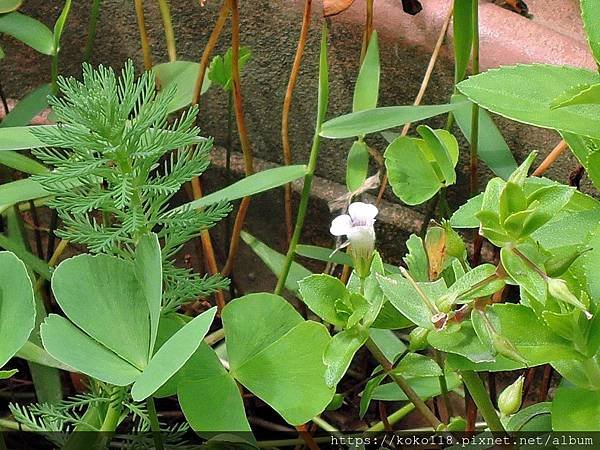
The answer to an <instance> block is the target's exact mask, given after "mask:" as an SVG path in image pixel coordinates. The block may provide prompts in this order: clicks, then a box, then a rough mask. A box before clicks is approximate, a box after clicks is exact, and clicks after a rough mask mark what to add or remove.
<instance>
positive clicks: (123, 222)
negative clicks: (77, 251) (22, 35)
mask: <svg viewBox="0 0 600 450" xmlns="http://www.w3.org/2000/svg"><path fill="white" fill-rule="evenodd" d="M59 86H60V88H61V91H62V96H60V97H53V98H51V99H50V105H51V106H52V108H53V110H54V113H55V114H56V117H57V121H58V126H57V127H49V128H41V129H40V130H37V131H36V134H37V137H38V138H39V139H40V140H42V141H43V142H45V143H46V144H48V145H50V147H49V148H43V149H38V150H36V151H35V155H36V156H37V157H38V158H39V159H40V160H42V161H43V162H44V163H46V164H48V165H50V166H52V167H53V170H52V171H51V172H48V173H46V174H43V175H40V176H37V177H36V180H37V181H39V182H40V183H41V184H42V185H43V186H44V188H45V189H46V190H48V191H49V192H50V193H51V194H52V195H53V196H54V198H53V199H52V200H51V201H50V206H51V207H53V208H55V209H56V210H57V211H58V213H59V215H60V217H61V219H62V221H63V224H64V227H63V228H62V229H61V230H59V231H58V232H57V234H58V235H59V236H60V237H61V238H63V239H68V240H69V241H71V242H73V243H78V244H83V245H85V246H87V247H88V249H89V250H90V251H91V252H93V253H109V254H115V255H119V256H122V257H129V255H130V254H131V253H132V251H131V249H132V247H133V246H134V244H135V242H136V240H137V238H138V237H139V236H141V235H143V234H144V233H146V232H149V231H154V232H156V233H157V234H158V236H159V238H160V239H161V240H162V241H163V242H164V249H163V259H164V265H165V273H166V279H165V285H166V286H165V288H166V293H165V298H166V299H168V302H169V304H170V305H180V304H181V303H183V302H186V301H189V300H192V299H195V298H197V296H198V295H208V294H210V293H211V292H213V291H214V290H215V289H221V288H223V287H224V286H226V281H224V280H222V279H221V278H218V277H212V278H200V277H199V276H197V275H195V274H193V273H192V272H191V271H189V270H185V269H178V268H176V267H175V265H174V263H173V261H172V260H173V257H174V255H175V254H176V253H177V252H178V251H179V250H180V249H181V246H182V245H183V244H184V243H185V242H187V241H188V240H190V239H192V238H194V237H196V236H197V235H198V234H199V233H200V232H201V231H202V230H205V229H208V228H210V227H211V226H213V225H214V224H215V223H216V222H217V221H219V220H220V219H221V218H223V217H224V216H225V215H226V214H227V213H228V212H229V209H230V208H229V206H228V205H227V204H217V205H214V206H211V207H209V208H206V209H205V210H203V211H198V210H195V209H189V208H187V209H186V208H179V209H177V210H173V211H170V210H169V205H170V202H171V201H172V199H173V196H174V195H175V194H176V193H177V192H179V190H180V189H181V186H182V185H183V184H184V183H186V182H188V181H190V180H191V179H192V178H194V177H196V176H198V175H200V174H201V173H202V172H203V171H204V170H205V169H206V167H207V166H208V164H209V161H210V158H209V152H210V149H211V147H212V141H211V140H210V139H205V138H202V137H200V136H199V129H198V128H197V127H196V126H195V125H194V123H195V119H196V114H197V109H196V108H190V109H189V110H188V111H187V112H185V113H184V114H183V115H182V116H181V117H180V118H179V119H177V120H175V121H174V122H173V123H170V124H169V122H168V114H169V110H168V105H169V103H170V102H171V100H172V98H173V96H174V95H175V91H174V89H165V90H163V91H161V92H158V93H157V92H156V85H155V80H154V75H153V73H152V72H146V73H144V74H143V75H142V76H140V77H139V78H137V79H136V77H135V71H134V67H133V64H132V63H131V62H128V63H127V64H126V65H125V67H124V69H123V70H122V73H121V76H120V77H117V76H116V75H115V73H114V71H113V70H112V69H110V68H106V67H103V66H100V67H98V68H97V69H92V67H91V66H89V65H84V67H83V81H78V80H76V79H74V78H61V79H60V80H59Z"/></svg>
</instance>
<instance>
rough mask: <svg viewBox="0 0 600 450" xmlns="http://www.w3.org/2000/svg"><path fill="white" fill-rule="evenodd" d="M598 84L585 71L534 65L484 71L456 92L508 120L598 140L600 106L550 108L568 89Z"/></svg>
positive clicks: (596, 78)
mask: <svg viewBox="0 0 600 450" xmlns="http://www.w3.org/2000/svg"><path fill="white" fill-rule="evenodd" d="M599 82H600V76H599V75H598V74H597V73H594V72H591V71H589V70H586V69H577V68H574V67H567V66H550V65H538V64H534V65H518V66H511V67H502V68H500V69H492V70H488V71H487V72H485V73H482V74H480V75H477V76H474V77H471V78H469V79H468V80H465V81H463V82H461V83H459V84H458V89H459V90H460V91H461V92H462V93H463V94H465V95H466V96H467V97H468V98H469V99H471V100H472V101H473V102H475V103H477V104H479V105H480V106H482V107H483V108H485V109H488V110H490V111H492V112H494V113H497V114H500V115H502V116H505V117H508V118H510V119H513V120H517V121H519V122H523V123H527V124H530V125H536V126H539V127H543V128H551V129H556V130H560V131H568V132H571V133H576V134H581V135H584V136H589V137H594V138H600V105H574V106H567V107H564V108H559V109H551V108H550V105H551V103H552V101H553V100H554V99H555V98H556V97H558V96H559V95H560V94H562V92H564V90H565V89H566V88H568V87H569V86H577V85H582V84H586V85H591V84H595V83H599ZM523 86H527V95H523Z"/></svg>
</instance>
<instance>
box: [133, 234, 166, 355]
mask: <svg viewBox="0 0 600 450" xmlns="http://www.w3.org/2000/svg"><path fill="white" fill-rule="evenodd" d="M134 269H135V276H136V278H137V280H138V281H139V283H140V286H141V288H142V290H143V292H144V298H145V299H146V303H147V305H148V311H149V312H150V346H149V347H148V359H149V358H150V357H151V356H152V355H153V354H154V343H155V341H156V336H157V334H158V322H159V319H160V308H161V306H162V305H161V303H162V288H163V286H162V281H163V271H162V258H161V254H160V243H159V242H158V236H157V235H156V234H154V233H149V234H145V235H144V236H142V237H141V238H140V240H139V241H138V244H137V246H136V248H135V259H134Z"/></svg>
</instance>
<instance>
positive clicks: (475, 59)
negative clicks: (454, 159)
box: [470, 0, 479, 195]
mask: <svg viewBox="0 0 600 450" xmlns="http://www.w3.org/2000/svg"><path fill="white" fill-rule="evenodd" d="M472 16H473V47H472V54H471V66H472V69H473V75H477V74H478V73H479V1H478V0H474V1H473V11H472ZM470 142H471V148H470V172H471V179H470V188H471V195H474V194H476V193H477V190H478V176H477V163H478V159H477V153H478V144H479V105H477V104H476V103H473V107H472V110H471V137H470Z"/></svg>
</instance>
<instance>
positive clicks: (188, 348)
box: [131, 306, 217, 402]
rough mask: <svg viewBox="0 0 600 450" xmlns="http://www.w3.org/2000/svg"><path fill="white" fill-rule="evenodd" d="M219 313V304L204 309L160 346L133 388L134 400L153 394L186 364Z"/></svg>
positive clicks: (143, 398)
mask: <svg viewBox="0 0 600 450" xmlns="http://www.w3.org/2000/svg"><path fill="white" fill-rule="evenodd" d="M216 313H217V307H216V306H215V307H213V308H211V309H209V310H207V311H205V312H203V313H202V314H200V315H199V316H197V317H196V318H194V320H192V321H191V322H189V323H187V324H186V325H185V326H184V327H182V328H181V329H180V330H179V331H177V333H175V334H174V335H173V336H172V337H171V338H170V339H169V340H168V341H167V342H165V343H164V344H163V345H162V346H161V347H160V348H159V349H158V351H157V352H156V354H155V355H154V356H153V357H152V359H151V360H150V362H149V363H148V366H147V367H146V368H145V369H144V371H143V372H142V375H141V376H140V377H139V378H138V379H137V380H136V381H135V383H134V385H133V388H132V389H131V396H132V398H133V400H134V401H136V402H139V401H142V400H145V399H146V398H148V397H150V396H151V395H152V394H154V393H155V392H156V391H157V390H158V389H159V388H160V387H161V386H162V385H164V384H165V383H166V382H167V381H168V380H169V378H171V377H172V376H173V375H174V374H175V373H176V372H177V371H178V370H179V369H181V367H183V365H184V364H185V363H186V362H187V361H188V359H190V357H191V356H192V355H193V354H194V352H195V351H196V350H197V349H198V347H199V346H200V344H201V343H202V340H203V339H204V336H206V333H208V330H209V328H210V326H211V324H212V322H213V319H214V317H215V314H216Z"/></svg>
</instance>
